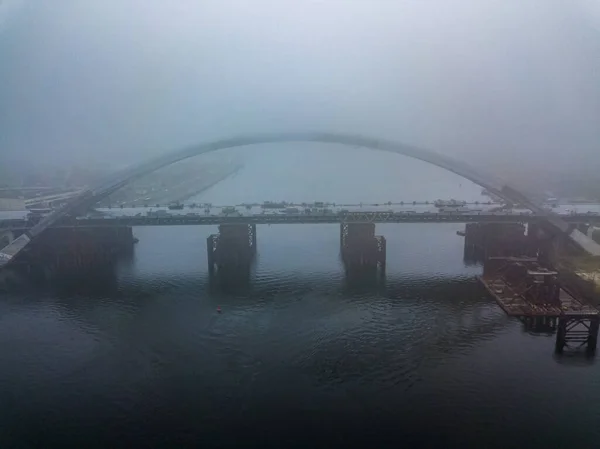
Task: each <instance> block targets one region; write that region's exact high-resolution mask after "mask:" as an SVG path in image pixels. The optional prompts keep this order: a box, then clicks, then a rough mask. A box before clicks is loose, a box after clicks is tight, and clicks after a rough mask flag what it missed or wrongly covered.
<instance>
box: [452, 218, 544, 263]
mask: <svg viewBox="0 0 600 449" xmlns="http://www.w3.org/2000/svg"><path fill="white" fill-rule="evenodd" d="M461 235H464V237H465V246H464V260H465V262H467V263H481V262H484V261H485V260H487V259H488V258H490V257H499V256H503V257H508V256H537V253H538V241H537V240H536V239H532V238H529V233H526V228H525V225H523V224H520V223H467V224H466V226H465V231H464V233H461Z"/></svg>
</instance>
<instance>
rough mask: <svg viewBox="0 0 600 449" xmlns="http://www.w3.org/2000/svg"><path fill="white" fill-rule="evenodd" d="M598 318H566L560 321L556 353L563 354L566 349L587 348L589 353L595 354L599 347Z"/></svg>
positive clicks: (599, 324) (599, 321) (599, 327)
mask: <svg viewBox="0 0 600 449" xmlns="http://www.w3.org/2000/svg"><path fill="white" fill-rule="evenodd" d="M599 329H600V318H599V317H598V316H593V317H586V316H564V317H560V318H559V319H558V327H557V331H556V352H557V353H558V354H560V353H562V352H563V351H564V350H565V348H568V349H580V348H585V349H586V351H587V352H588V353H594V352H595V351H596V346H597V345H598V330H599Z"/></svg>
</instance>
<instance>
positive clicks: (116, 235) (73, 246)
mask: <svg viewBox="0 0 600 449" xmlns="http://www.w3.org/2000/svg"><path fill="white" fill-rule="evenodd" d="M134 243H135V239H134V237H133V233H132V229H131V228H130V227H98V228H74V227H64V228H50V229H48V230H47V231H46V232H45V233H44V234H43V236H42V237H41V238H40V239H38V240H36V242H35V244H34V245H32V247H31V249H30V250H29V251H27V253H26V254H24V255H23V257H22V261H21V263H20V264H19V266H21V267H26V269H27V271H28V272H30V273H38V274H39V273H42V274H43V277H44V278H48V277H54V276H57V275H58V276H61V275H79V274H81V273H82V272H86V271H88V270H92V271H96V270H101V269H105V268H109V267H112V266H113V265H114V263H115V262H117V261H118V259H119V258H120V257H121V256H124V255H126V254H131V252H132V250H133V244H134Z"/></svg>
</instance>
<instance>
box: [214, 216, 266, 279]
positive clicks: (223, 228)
mask: <svg viewBox="0 0 600 449" xmlns="http://www.w3.org/2000/svg"><path fill="white" fill-rule="evenodd" d="M206 251H207V256H208V270H209V273H211V274H213V273H214V272H215V270H218V271H223V270H227V271H236V272H242V271H246V270H247V271H248V272H249V268H250V266H251V264H252V262H253V260H254V258H255V256H256V225H255V224H222V225H219V233H218V234H212V235H210V236H209V237H208V238H207V239H206Z"/></svg>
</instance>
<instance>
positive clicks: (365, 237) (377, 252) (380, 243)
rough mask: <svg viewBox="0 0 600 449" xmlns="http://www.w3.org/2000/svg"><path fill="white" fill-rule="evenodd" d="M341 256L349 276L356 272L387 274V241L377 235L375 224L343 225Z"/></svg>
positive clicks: (341, 229)
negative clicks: (350, 273)
mask: <svg viewBox="0 0 600 449" xmlns="http://www.w3.org/2000/svg"><path fill="white" fill-rule="evenodd" d="M340 254H341V258H342V262H343V263H344V268H345V269H346V273H347V274H348V273H349V272H355V271H356V272H363V273H364V272H373V273H376V272H377V271H379V272H380V273H381V274H382V275H383V274H385V265H386V240H385V237H383V236H381V235H375V224H374V223H342V224H341V225H340Z"/></svg>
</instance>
